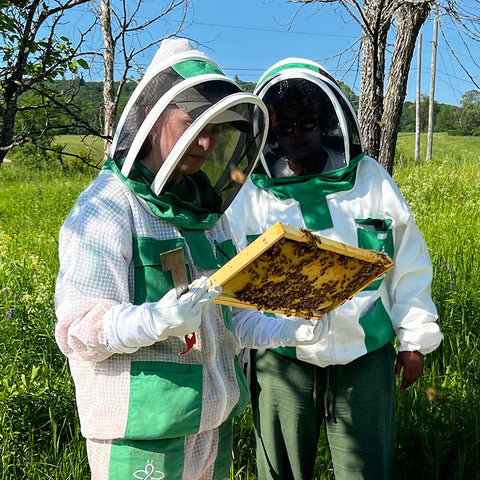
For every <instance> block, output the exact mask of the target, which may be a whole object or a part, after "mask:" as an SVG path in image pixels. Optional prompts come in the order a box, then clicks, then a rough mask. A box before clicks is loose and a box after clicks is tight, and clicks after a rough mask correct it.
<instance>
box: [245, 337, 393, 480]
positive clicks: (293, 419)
mask: <svg viewBox="0 0 480 480" xmlns="http://www.w3.org/2000/svg"><path fill="white" fill-rule="evenodd" d="M394 361H395V350H394V348H393V346H392V345H391V344H388V345H386V346H385V347H383V348H381V349H379V350H376V351H374V352H371V353H368V354H366V355H364V356H362V357H360V358H358V359H357V360H355V361H353V362H351V363H349V364H347V365H333V366H330V367H326V368H320V367H316V366H314V365H311V364H308V363H305V362H302V361H299V360H296V359H293V358H288V357H284V356H281V355H278V354H277V353H274V352H271V351H268V350H266V351H258V352H256V353H255V354H254V355H253V381H252V389H253V391H252V405H253V415H254V422H255V434H256V442H257V466H258V478H259V479H261V480H268V479H271V480H293V479H294V480H309V479H311V478H313V468H314V464H315V458H316V454H317V445H318V440H319V435H320V429H321V428H322V426H323V425H325V428H326V434H327V439H328V445H329V449H330V453H331V456H332V462H333V467H334V472H335V478H336V479H337V480H357V479H362V480H363V479H370V480H387V479H390V478H391V467H392V461H393V452H394V413H395V412H394V410H395V375H394Z"/></svg>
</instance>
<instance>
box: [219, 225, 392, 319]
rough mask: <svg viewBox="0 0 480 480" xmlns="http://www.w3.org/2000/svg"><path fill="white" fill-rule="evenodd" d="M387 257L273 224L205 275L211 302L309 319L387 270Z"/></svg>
mask: <svg viewBox="0 0 480 480" xmlns="http://www.w3.org/2000/svg"><path fill="white" fill-rule="evenodd" d="M392 267H393V264H392V262H391V260H390V258H389V257H388V256H387V255H385V254H383V253H379V252H376V251H373V250H365V249H361V248H358V247H353V246H349V245H346V244H344V243H340V242H336V241H333V240H330V239H327V238H324V237H320V236H318V235H314V234H312V233H311V232H310V231H309V230H307V229H296V228H294V227H291V226H289V225H284V224H281V223H277V224H275V225H274V226H273V227H271V229H269V231H267V232H265V234H263V235H261V236H260V237H259V238H258V239H257V240H255V241H254V242H252V243H251V244H250V245H249V246H248V247H247V248H245V249H244V250H243V251H242V252H240V253H239V254H238V255H237V256H236V257H235V258H233V259H232V260H230V262H228V263H227V264H226V265H224V266H223V267H222V268H221V269H220V270H218V271H217V272H216V273H215V274H214V275H212V276H211V277H210V279H211V281H212V284H214V285H221V286H222V288H223V292H222V294H221V295H220V296H218V297H217V298H216V299H215V300H214V301H215V303H221V304H225V305H231V306H237V307H242V308H251V309H257V310H262V311H265V312H271V313H282V314H285V315H289V316H290V315H293V316H296V317H303V318H312V317H320V316H321V315H322V314H324V313H326V312H328V311H330V310H333V309H334V308H337V307H338V306H339V305H341V304H342V303H344V302H345V301H347V300H348V299H350V298H352V297H353V296H354V295H355V294H356V293H358V292H359V291H360V290H362V289H364V288H365V287H367V286H368V285H370V284H371V283H373V282H374V281H375V280H376V279H377V278H379V277H381V276H382V275H383V274H384V273H386V272H387V271H388V270H390V269H391V268H392Z"/></svg>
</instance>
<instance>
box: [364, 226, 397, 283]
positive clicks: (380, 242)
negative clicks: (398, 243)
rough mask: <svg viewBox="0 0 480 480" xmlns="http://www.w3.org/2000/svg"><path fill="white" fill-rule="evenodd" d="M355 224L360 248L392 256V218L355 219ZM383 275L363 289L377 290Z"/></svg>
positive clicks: (393, 250)
mask: <svg viewBox="0 0 480 480" xmlns="http://www.w3.org/2000/svg"><path fill="white" fill-rule="evenodd" d="M355 223H356V224H357V240H358V246H359V247H360V248H366V249H369V250H375V251H377V252H382V253H386V254H387V255H388V256H389V257H390V258H393V254H394V252H395V249H394V245H393V232H392V230H391V225H392V220H390V219H388V218H387V219H374V218H367V219H355ZM383 278H384V277H380V278H379V279H377V280H376V281H375V282H373V283H372V284H371V285H369V286H368V287H367V288H365V290H377V289H378V288H379V287H380V284H381V283H382V281H383Z"/></svg>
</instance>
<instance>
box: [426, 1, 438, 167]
mask: <svg viewBox="0 0 480 480" xmlns="http://www.w3.org/2000/svg"><path fill="white" fill-rule="evenodd" d="M434 15H435V19H434V23H433V42H432V72H431V80H430V102H429V108H428V140H427V162H428V161H430V160H431V159H432V150H433V105H434V102H435V74H436V69H437V38H438V10H437V9H435V13H434Z"/></svg>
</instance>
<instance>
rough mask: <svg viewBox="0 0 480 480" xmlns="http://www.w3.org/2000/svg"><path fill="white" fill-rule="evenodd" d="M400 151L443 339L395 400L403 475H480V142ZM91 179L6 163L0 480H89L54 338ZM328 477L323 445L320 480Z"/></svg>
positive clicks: (406, 139) (407, 139) (246, 430)
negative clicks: (62, 284) (65, 265)
mask: <svg viewBox="0 0 480 480" xmlns="http://www.w3.org/2000/svg"><path fill="white" fill-rule="evenodd" d="M477 140H478V141H477ZM423 143H425V141H424V140H423ZM74 148H78V146H77V147H74ZM398 151H399V153H403V154H404V160H405V161H404V163H405V167H404V168H401V165H400V163H399V162H397V164H396V166H395V169H394V178H395V180H396V181H397V183H398V184H399V186H400V189H401V191H402V192H403V194H404V196H405V197H406V199H407V201H408V203H409V204H410V205H411V208H412V211H413V213H414V215H415V218H416V221H417V223H418V225H419V227H420V229H421V231H422V233H423V234H424V237H425V239H426V241H427V244H428V246H429V249H430V252H431V256H432V261H433V264H434V282H433V297H434V300H435V303H436V305H437V307H438V310H439V315H440V325H441V329H442V332H443V335H444V340H443V342H442V345H441V346H440V347H439V348H438V349H437V350H436V351H435V352H433V353H432V354H431V355H429V356H427V360H426V370H425V374H424V375H423V377H422V378H421V379H420V380H419V381H418V382H417V383H416V384H415V386H414V387H413V388H411V389H408V390H407V391H405V392H400V391H399V392H398V406H397V412H396V415H397V451H396V460H395V474H396V478H397V479H401V480H403V479H409V480H410V479H413V478H415V479H442V480H443V479H457V480H471V479H478V478H480V474H479V472H480V415H479V414H478V412H479V411H480V391H479V389H480V369H479V367H478V366H479V364H480V349H479V346H480V293H479V292H480V274H479V271H480V260H479V255H478V252H479V251H480V229H479V227H478V223H477V221H476V217H477V215H478V212H480V169H479V163H480V160H479V152H480V139H478V138H466V137H461V138H457V137H448V136H446V135H441V134H440V135H435V137H434V158H433V160H432V161H431V162H430V163H426V162H425V161H424V160H422V161H419V162H418V163H416V162H414V160H413V151H414V136H413V135H402V136H401V137H400V138H399V142H398ZM95 175H96V172H95V171H93V172H90V173H67V174H66V175H63V174H61V173H56V172H53V173H52V172H51V171H49V172H41V171H34V170H32V169H26V168H25V167H24V166H21V165H15V162H14V163H13V164H8V165H4V166H2V167H0V286H1V289H0V359H1V363H0V369H1V370H0V375H1V380H0V421H1V424H0V479H4V480H7V479H8V480H14V479H15V480H19V479H28V480H45V479H58V480H60V479H62V480H65V479H71V480H84V479H86V478H88V465H87V462H86V454H85V445H84V441H83V439H82V437H81V435H80V431H79V424H78V419H77V415H76V410H75V398H74V389H73V385H72V381H71V379H70V375H69V372H68V366H67V363H66V361H65V358H64V357H63V356H62V355H61V353H60V352H59V350H58V348H57V346H56V344H55V341H54V336H53V327H54V324H55V316H54V305H53V293H54V284H55V279H56V275H57V272H58V260H57V247H58V244H57V236H58V229H59V228H60V225H61V224H62V222H63V221H64V219H65V217H66V215H67V213H68V211H69V210H70V208H71V206H72V205H73V203H74V202H75V199H76V198H77V196H78V194H79V193H80V192H81V191H82V190H83V189H84V188H85V186H86V185H87V184H88V182H89V181H90V180H91V179H92V178H93V177H94V176H95ZM235 433H236V439H237V442H238V461H236V462H235V463H234V467H233V469H232V473H231V478H232V479H233V478H236V479H248V480H254V479H256V472H255V462H254V444H253V431H252V421H251V413H250V411H249V410H247V411H246V413H245V414H244V415H242V416H240V417H238V418H237V420H236V423H235ZM332 478H333V475H332V469H331V464H330V460H329V458H328V451H327V448H326V447H325V445H324V444H323V443H322V444H320V445H319V455H318V461H317V468H316V474H315V480H320V479H332Z"/></svg>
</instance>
